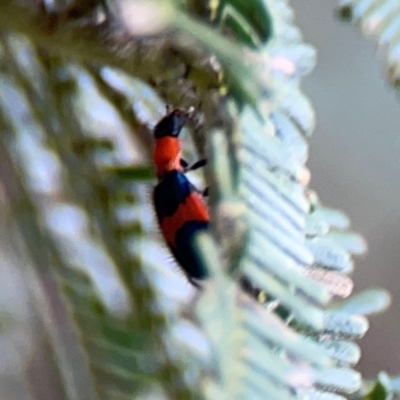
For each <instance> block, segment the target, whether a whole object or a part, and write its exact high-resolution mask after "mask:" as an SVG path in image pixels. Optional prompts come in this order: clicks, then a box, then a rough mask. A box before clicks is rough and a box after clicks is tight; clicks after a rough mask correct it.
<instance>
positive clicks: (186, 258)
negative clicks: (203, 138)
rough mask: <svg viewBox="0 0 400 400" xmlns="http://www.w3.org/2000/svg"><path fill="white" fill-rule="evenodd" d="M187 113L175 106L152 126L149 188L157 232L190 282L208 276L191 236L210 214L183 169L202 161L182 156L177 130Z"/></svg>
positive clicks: (206, 221)
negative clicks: (152, 180) (152, 169)
mask: <svg viewBox="0 0 400 400" xmlns="http://www.w3.org/2000/svg"><path fill="white" fill-rule="evenodd" d="M187 118H188V113H187V112H185V111H182V110H179V109H175V110H173V111H171V112H169V109H168V108H167V115H166V116H164V117H163V118H162V119H161V120H160V121H159V122H158V123H157V124H156V126H155V128H154V138H155V148H154V153H153V160H154V163H155V166H156V175H157V179H158V183H157V185H156V186H155V188H154V191H153V204H154V209H155V212H156V217H157V221H158V224H159V226H160V229H161V233H162V235H163V237H164V239H165V241H166V243H167V245H168V247H169V248H170V250H171V252H172V254H173V255H174V257H175V259H176V261H177V262H178V264H179V265H180V266H181V268H182V270H183V271H184V273H185V275H186V276H187V278H188V280H189V282H190V283H192V284H193V285H194V286H196V287H199V284H198V281H199V280H203V279H205V278H207V277H208V271H207V269H206V267H205V266H204V265H203V264H202V262H201V260H200V258H199V257H198V255H197V252H196V249H195V247H194V236H195V235H196V234H197V233H199V232H201V231H206V230H207V229H208V226H209V221H210V217H209V214H208V209H207V205H206V203H205V201H204V198H203V194H202V193H201V192H200V191H199V190H198V189H197V188H196V187H195V186H194V185H193V184H192V183H191V182H190V181H189V179H188V178H187V177H186V175H185V173H186V172H188V171H191V170H194V169H197V168H200V167H203V166H204V165H205V164H206V161H205V160H204V159H202V160H199V161H197V162H196V163H194V164H193V165H191V166H189V164H188V163H187V162H186V161H185V160H183V159H182V153H181V145H180V141H179V134H180V132H181V130H182V128H183V126H184V125H185V123H186V121H187Z"/></svg>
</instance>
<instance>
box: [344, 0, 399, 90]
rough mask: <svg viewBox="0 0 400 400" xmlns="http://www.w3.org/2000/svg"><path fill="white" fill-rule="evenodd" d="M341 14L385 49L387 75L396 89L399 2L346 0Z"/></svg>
mask: <svg viewBox="0 0 400 400" xmlns="http://www.w3.org/2000/svg"><path fill="white" fill-rule="evenodd" d="M338 14H339V16H340V17H341V18H342V19H343V20H350V21H351V22H353V23H356V24H358V25H359V26H360V29H361V30H362V32H363V33H364V34H365V35H366V36H372V37H373V38H374V39H375V40H376V41H377V42H378V44H379V45H380V46H383V47H385V49H386V50H387V54H386V75H387V78H388V80H389V82H390V84H391V85H392V86H394V87H395V88H396V89H397V88H398V86H399V83H400V56H399V54H400V4H399V2H398V1H396V0H342V1H339V7H338Z"/></svg>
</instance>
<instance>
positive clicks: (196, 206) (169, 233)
mask: <svg viewBox="0 0 400 400" xmlns="http://www.w3.org/2000/svg"><path fill="white" fill-rule="evenodd" d="M188 221H199V222H209V221H210V217H209V215H208V210H207V207H206V204H205V203H204V201H203V198H202V196H201V195H200V194H199V193H196V192H192V193H191V194H190V195H189V196H188V197H187V198H186V199H185V201H184V202H183V203H181V204H180V205H179V208H178V209H177V210H176V212H175V214H174V215H172V216H171V217H164V218H163V220H162V222H161V231H162V233H163V235H164V238H165V240H166V242H167V243H168V244H169V245H170V246H173V247H175V238H176V232H177V231H178V230H179V229H180V228H181V227H182V226H183V225H184V224H185V223H186V222H188Z"/></svg>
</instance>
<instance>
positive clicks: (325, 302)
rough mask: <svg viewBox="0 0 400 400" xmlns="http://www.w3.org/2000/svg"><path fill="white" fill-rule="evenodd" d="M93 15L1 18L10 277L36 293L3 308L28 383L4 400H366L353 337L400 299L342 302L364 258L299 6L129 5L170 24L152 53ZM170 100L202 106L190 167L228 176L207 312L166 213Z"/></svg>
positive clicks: (373, 295) (214, 210) (211, 241)
mask: <svg viewBox="0 0 400 400" xmlns="http://www.w3.org/2000/svg"><path fill="white" fill-rule="evenodd" d="M27 3H29V2H27ZM79 4H80V7H81V8H80V9H78V10H77V9H75V11H74V12H72V11H71V10H74V9H73V7H72V8H68V9H67V11H68V12H66V11H64V12H59V13H57V14H54V15H46V13H44V12H43V10H41V9H36V13H32V14H30V12H32V11H33V8H29V4H28V7H25V8H21V6H20V4H19V3H18V2H13V1H9V2H5V3H3V4H2V5H1V6H0V22H1V24H2V26H4V27H6V28H7V29H8V30H3V31H2V36H1V70H0V74H1V75H0V85H1V90H0V101H1V104H0V111H1V113H0V128H1V142H0V143H1V144H0V159H1V161H0V182H1V187H2V191H1V193H2V194H3V195H2V196H0V201H1V204H2V207H1V214H0V216H1V221H2V226H1V232H2V237H4V240H3V239H2V241H1V244H2V245H3V246H4V247H5V248H6V249H7V253H6V254H9V256H8V257H5V258H4V260H2V263H3V264H4V268H3V269H2V270H4V271H8V270H16V271H18V273H17V274H15V276H12V275H11V274H10V276H9V278H8V279H7V281H6V280H2V281H1V282H2V283H1V284H0V286H1V287H2V288H3V286H4V289H2V291H3V290H4V292H5V293H8V292H9V293H13V291H12V288H13V287H14V286H15V285H17V286H18V287H20V288H21V292H23V294H24V295H23V296H21V297H22V299H21V300H20V302H10V301H7V298H8V297H7V296H5V300H4V299H3V298H2V297H0V301H1V304H0V307H1V308H0V311H1V313H0V317H1V325H0V327H1V335H2V338H4V343H6V347H7V348H13V346H16V347H17V346H18V348H19V349H20V351H19V352H18V357H17V356H16V354H11V353H10V357H9V359H7V360H9V361H5V362H4V365H5V366H4V368H2V370H6V375H7V376H12V377H13V380H14V381H21V382H22V383H23V384H22V385H20V387H19V391H18V392H14V391H13V389H12V388H11V389H9V388H8V387H6V386H2V387H4V388H5V389H4V391H6V390H9V391H8V392H6V393H5V394H4V396H3V397H4V398H10V399H13V398H18V399H25V398H26V399H28V398H35V399H42V398H49V396H50V397H51V398H63V399H125V398H126V399H128V398H140V399H146V398H160V399H162V398H170V399H190V398H204V397H205V398H210V399H216V398H218V399H229V400H230V399H254V400H257V399H265V398H268V399H277V400H278V399H279V400H284V399H297V398H301V399H328V400H329V399H343V398H345V397H344V396H347V395H350V394H351V393H352V394H355V396H356V397H357V396H358V398H361V397H362V396H363V393H362V389H363V384H362V380H361V377H360V375H359V373H358V372H356V371H355V370H354V369H353V368H354V365H355V364H356V363H357V361H358V359H359V357H360V349H359V347H358V345H356V344H355V343H354V342H353V340H354V339H356V338H359V337H361V336H362V335H363V334H364V333H365V331H366V329H367V328H368V322H367V320H366V318H365V315H366V314H369V313H372V312H376V311H379V310H381V309H383V308H384V307H385V306H386V305H387V303H388V296H387V294H386V293H385V292H382V291H379V290H371V291H368V292H365V293H361V294H359V295H358V296H353V297H350V298H349V299H348V300H344V301H342V302H338V301H335V302H333V301H332V297H333V295H338V296H341V297H347V296H348V295H349V294H350V292H351V289H352V282H351V279H350V278H349V277H348V276H347V274H348V273H350V272H351V271H352V269H353V261H352V254H358V253H361V252H363V251H364V247H365V245H364V243H363V241H362V239H361V238H360V237H359V236H358V235H357V234H355V233H353V232H351V231H350V230H349V221H348V219H347V217H346V216H345V215H344V214H343V213H341V212H339V211H337V210H332V209H330V208H326V207H324V206H322V205H321V204H320V202H319V200H318V198H317V196H316V195H315V194H314V193H313V192H311V191H309V190H307V184H308V175H309V173H308V170H307V169H306V168H305V166H304V164H305V162H306V160H307V152H308V146H307V138H308V137H309V136H310V134H311V133H312V131H313V128H314V114H313V110H312V107H311V105H310V103H309V101H308V100H307V98H306V97H304V95H303V94H302V93H301V91H300V89H299V81H300V79H301V77H302V76H303V75H304V74H306V73H308V72H309V71H310V70H311V69H312V67H313V65H314V61H315V60H314V50H313V49H312V48H311V47H310V46H308V45H306V44H304V43H303V41H302V37H301V34H300V32H299V30H298V29H297V27H296V26H295V25H294V18H293V13H292V10H291V9H290V7H289V5H288V3H287V2H286V1H283V0H265V1H261V0H254V1H251V2H250V1H249V3H248V4H251V7H243V4H242V3H241V2H238V1H234V0H232V1H221V2H220V3H212V6H211V5H210V7H209V5H208V2H194V1H188V2H187V5H186V6H187V7H186V8H184V7H183V4H182V2H178V1H175V2H172V1H171V2H169V1H164V2H162V3H157V2H141V1H139V2H125V3H123V4H124V7H125V6H126V5H129V4H134V5H135V4H136V5H138V4H139V5H143V6H146V7H149V8H147V9H142V12H143V14H139V15H143V16H146V15H147V14H146V10H147V11H149V10H150V11H152V12H153V14H152V15H154V16H155V21H156V22H157V21H158V22H157V23H156V22H154V21H153V22H152V23H154V26H157V27H158V28H157V29H158V30H157V31H156V30H155V31H154V32H153V33H154V35H155V36H152V37H151V38H150V39H143V38H142V39H138V38H136V37H135V34H137V31H136V29H138V26H139V28H140V24H138V25H135V23H139V22H140V18H138V17H136V19H134V20H133V21H129V22H130V23H128V22H127V21H126V19H124V18H123V12H124V11H125V12H127V9H126V8H125V9H124V8H122V9H120V8H118V7H115V5H116V4H118V3H115V2H114V3H109V7H107V13H106V14H102V13H103V11H102V10H103V8H102V7H103V6H104V2H102V3H101V4H100V5H99V6H98V8H96V2H87V3H85V2H80V3H79ZM84 4H86V5H87V7H86V8H85V7H84V6H83V5H84ZM121 4H122V3H121ZM73 5H74V3H72V6H73ZM160 5H162V6H163V7H164V8H162V7H158V6H160ZM31 6H32V5H31ZM175 7H178V8H175ZM60 9H61V10H62V9H63V7H62V4H60ZM121 10H122V11H121ZM159 10H162V12H161V11H159ZM171 10H172V14H171ZM255 10H256V11H257V12H255ZM78 11H79V12H78ZM93 13H97V14H98V18H97V19H96V18H95V17H94V16H93ZM121 13H122V14H121ZM137 15H138V14H136V16H137ZM260 16H261V17H262V18H261V19H260ZM267 16H268V17H267ZM102 18H105V20H106V21H108V22H110V21H111V22H112V23H110V24H109V25H107V24H105V25H104V24H103V25H101V24H98V23H97V22H96V21H98V20H100V21H101V20H102ZM32 21H33V22H32ZM28 22H29V23H31V25H27V24H28ZM263 22H264V24H263ZM124 24H125V25H124ZM149 24H150V26H152V25H151V23H149ZM160 26H161V28H160ZM124 29H125V30H124ZM121 31H122V33H121ZM135 32H136V33H135ZM221 33H222V34H224V35H226V36H225V37H224V36H221ZM21 34H23V35H24V36H21ZM232 37H235V38H236V39H237V42H239V44H237V43H236V44H234V43H233V41H232V40H231V38H232ZM127 38H128V39H127ZM71 39H73V40H71ZM99 39H102V41H101V40H99ZM210 52H211V53H213V54H214V55H213V56H211V55H210ZM114 67H118V68H119V69H115V68H114ZM225 92H227V93H228V95H227V96H226V97H224V96H222V93H225ZM165 102H170V103H173V104H174V106H180V107H185V108H189V107H190V106H195V108H196V109H195V113H194V117H193V120H192V123H191V124H190V129H189V131H190V133H191V134H192V137H193V138H194V144H195V146H192V147H191V146H190V143H189V140H188V139H187V137H184V139H183V142H184V143H185V145H184V153H185V155H187V156H189V158H194V157H195V155H194V154H195V153H196V151H200V152H204V151H206V153H207V156H208V158H209V164H210V165H209V167H208V168H207V170H206V178H207V182H208V183H209V184H210V186H211V190H210V201H209V206H210V214H211V216H212V222H213V223H212V229H211V231H210V234H208V235H205V236H201V237H198V238H197V239H198V247H199V255H200V256H201V257H203V259H204V262H205V263H206V264H207V265H208V266H209V269H210V271H211V272H212V276H213V277H212V279H211V280H210V281H209V282H206V283H205V284H204V289H203V291H201V293H197V295H196V296H195V297H194V298H193V292H194V289H192V288H190V287H189V286H188V284H186V283H185V282H184V281H183V280H182V279H181V278H180V277H179V276H177V274H176V273H174V271H173V269H172V270H171V268H170V267H169V266H168V264H169V261H168V260H167V259H166V258H165V257H166V254H167V253H166V252H165V249H164V248H163V245H162V243H161V241H160V238H159V236H158V235H157V233H156V229H155V226H154V221H153V219H152V218H151V213H152V211H151V204H150V201H149V200H150V196H149V192H150V190H151V185H152V184H153V182H150V183H149V179H151V176H152V171H153V168H152V167H151V166H149V158H150V153H151V147H152V138H151V127H152V126H153V125H154V123H155V121H156V120H157V119H158V118H159V117H160V116H162V115H163V113H164V104H165ZM193 147H195V148H196V150H195V149H194V148H193ZM2 270H0V272H1V271H2ZM21 272H22V273H21ZM1 273H2V272H1ZM243 274H244V275H246V277H247V278H248V279H249V280H250V281H251V282H252V283H253V284H254V285H255V286H257V287H258V288H260V289H261V290H262V291H261V292H260V293H259V294H258V297H259V300H260V301H261V300H262V302H256V301H255V300H254V299H253V298H250V297H248V296H247V295H245V294H244V293H242V292H241V290H240V289H239V287H238V284H237V278H238V277H239V276H241V275H243ZM7 290H8V292H7ZM190 298H191V300H190V302H188V299H190ZM26 320H28V321H30V320H31V321H32V324H31V325H32V326H34V327H35V329H29V327H27V324H26V322H25V321H26ZM24 322H25V323H24ZM22 344H23V345H22ZM31 360H33V361H31ZM21 365H23V366H24V369H25V370H26V373H25V374H24V376H22V374H21V370H22V368H21ZM43 377H46V379H43ZM48 377H50V378H51V379H49V378H48ZM1 379H3V377H1ZM10 387H11V385H10ZM1 394H3V393H1ZM12 395H13V396H14V397H12ZM46 396H47V397H46ZM3 397H2V398H3Z"/></svg>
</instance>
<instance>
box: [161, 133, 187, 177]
mask: <svg viewBox="0 0 400 400" xmlns="http://www.w3.org/2000/svg"><path fill="white" fill-rule="evenodd" d="M153 160H154V164H155V165H156V168H157V172H156V174H157V178H160V177H161V176H162V175H163V174H165V173H167V172H170V171H173V170H177V171H180V172H183V171H184V170H183V168H182V166H181V164H180V160H181V145H180V142H179V139H177V138H175V137H170V136H165V137H162V138H160V139H156V145H155V147H154V153H153Z"/></svg>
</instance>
